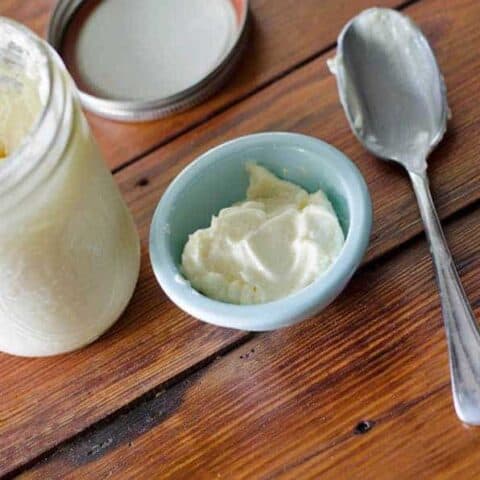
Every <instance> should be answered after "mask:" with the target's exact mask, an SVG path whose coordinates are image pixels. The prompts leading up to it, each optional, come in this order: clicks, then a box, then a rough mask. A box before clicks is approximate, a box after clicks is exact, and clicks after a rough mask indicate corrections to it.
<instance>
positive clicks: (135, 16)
mask: <svg viewBox="0 0 480 480" xmlns="http://www.w3.org/2000/svg"><path fill="white" fill-rule="evenodd" d="M247 18H248V0H135V1H132V0H59V1H58V3H57V5H56V7H55V9H54V11H53V14H52V17H51V19H50V24H49V28H48V34H47V39H48V41H49V43H50V44H51V45H52V46H53V47H54V48H55V49H56V50H57V51H58V52H59V54H60V56H61V57H62V59H63V61H64V62H65V65H66V67H67V69H68V70H69V71H70V73H71V75H72V77H73V78H74V80H75V82H76V83H77V86H78V88H79V90H80V99H81V102H82V104H83V106H84V107H85V108H87V109H88V110H91V111H93V112H95V113H97V114H99V115H102V116H104V117H107V118H111V119H114V120H123V121H146V120H153V119H155V118H160V117H163V116H166V115H169V114H172V113H175V112H178V111H180V110H185V109H187V108H190V107H192V106H194V105H196V104H198V103H200V102H201V101H203V100H205V99H206V98H207V97H208V96H210V95H211V94H212V93H214V92H215V91H216V90H217V89H218V88H219V87H220V86H221V85H222V84H223V83H224V82H225V80H226V79H227V77H228V75H229V73H231V71H232V70H233V67H234V65H235V63H236V61H237V60H238V58H239V57H240V53H241V50H242V47H243V45H244V44H245V40H246V36H247V28H246V27H247Z"/></svg>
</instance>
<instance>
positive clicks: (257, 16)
mask: <svg viewBox="0 0 480 480" xmlns="http://www.w3.org/2000/svg"><path fill="white" fill-rule="evenodd" d="M404 1H405V0H403V2H402V1H401V0H377V1H373V0H329V1H322V2H319V1H318V0H302V5H301V8H298V4H297V2H296V1H295V0H276V1H275V2H273V3H272V2H270V1H267V0H252V1H251V10H252V17H253V20H254V21H253V25H252V32H251V37H250V39H249V45H248V47H247V49H246V51H245V52H244V58H243V61H242V62H241V64H240V65H239V66H238V68H237V70H236V72H235V73H234V75H233V77H232V79H231V81H230V82H229V83H228V85H227V86H226V87H225V88H224V89H223V90H222V91H221V92H219V93H218V94H217V95H215V96H214V97H213V98H212V99H210V100H209V101H207V102H205V103H204V104H203V105H200V106H198V107H196V108H194V109H192V110H190V111H188V112H184V113H180V114H178V115H175V116H174V117H171V118H167V119H162V120H159V121H155V122H150V123H147V124H125V123H123V124H122V123H118V122H112V121H108V120H104V119H102V118H100V117H97V116H95V115H89V116H88V118H89V121H90V124H91V125H92V127H93V130H94V133H95V136H96V138H97V139H98V141H99V143H100V146H101V148H102V150H103V152H104V154H105V157H106V160H107V162H108V164H109V166H110V167H111V168H118V167H119V166H120V165H123V164H124V163H125V162H127V161H128V160H130V159H132V158H133V157H137V156H138V155H140V154H142V152H145V151H147V150H149V149H151V148H153V147H154V146H158V145H160V144H162V143H165V142H166V141H168V140H169V139H171V138H173V137H175V136H176V135H179V134H180V133H181V132H184V131H185V130H187V129H189V128H191V127H192V126H194V125H198V124H199V123H201V122H202V121H204V120H206V119H208V118H209V117H211V116H212V115H214V114H215V112H218V111H221V110H222V109H225V108H226V107H227V106H228V105H231V104H232V103H234V102H236V101H238V100H239V99H241V98H243V97H245V96H247V95H249V94H251V93H252V92H253V91H255V90H257V89H258V88H260V87H261V86H263V85H266V84H268V83H269V82H271V81H272V80H274V79H275V78H277V77H278V76H281V75H282V74H284V73H285V72H287V71H289V70H290V69H292V68H293V67H294V66H295V65H298V64H299V63H301V62H303V61H305V60H306V59H308V58H310V57H312V56H313V55H315V54H317V53H318V52H320V51H322V50H323V49H325V48H326V47H328V46H331V45H332V44H333V43H334V42H335V40H336V37H337V34H338V31H339V29H340V28H341V27H342V25H343V24H344V23H345V22H346V21H347V20H348V19H349V18H350V17H352V16H353V15H355V14H356V13H357V12H359V11H360V10H362V9H364V8H367V7H369V6H372V5H384V6H392V7H393V6H398V5H401V4H402V3H404ZM54 4H55V0H39V1H38V2H37V1H35V2H18V0H0V15H5V16H9V17H12V18H15V19H18V20H20V21H22V22H24V23H26V24H27V25H29V26H31V27H32V28H34V30H35V31H36V32H38V33H41V34H44V33H45V30H46V25H47V22H48V18H49V12H50V11H51V9H53V5H54Z"/></svg>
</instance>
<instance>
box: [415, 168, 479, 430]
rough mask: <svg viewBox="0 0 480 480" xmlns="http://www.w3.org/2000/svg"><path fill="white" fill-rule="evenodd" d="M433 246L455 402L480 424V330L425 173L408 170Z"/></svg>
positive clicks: (462, 416) (472, 421)
mask: <svg viewBox="0 0 480 480" xmlns="http://www.w3.org/2000/svg"><path fill="white" fill-rule="evenodd" d="M409 175H410V179H411V181H412V184H413V189H414V191H415V195H416V197H417V201H418V205H419V209H420V213H421V216H422V219H423V223H424V225H425V231H426V234H427V239H428V242H429V245H430V252H431V254H432V258H433V263H434V265H435V273H436V277H437V283H438V287H439V290H440V300H441V303H442V312H443V321H444V324H445V330H446V333H447V342H448V350H449V354H450V373H451V378H452V393H453V403H454V405H455V410H456V412H457V415H458V417H459V418H460V420H462V421H463V422H465V423H468V424H470V425H480V330H479V327H478V325H477V322H476V320H475V317H474V314H473V311H472V309H471V307H470V304H469V302H468V298H467V296H466V295H465V291H464V290H463V287H462V284H461V282H460V279H459V277H458V273H457V269H456V268H455V264H454V262H453V259H452V255H451V253H450V250H449V249H448V246H447V242H446V240H445V236H444V234H443V231H442V226H441V224H440V220H439V218H438V215H437V212H436V210H435V206H434V204H433V200H432V195H431V193H430V188H429V184H428V178H427V175H426V173H415V172H409Z"/></svg>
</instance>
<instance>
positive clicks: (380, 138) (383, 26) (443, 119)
mask: <svg viewBox="0 0 480 480" xmlns="http://www.w3.org/2000/svg"><path fill="white" fill-rule="evenodd" d="M338 51H339V55H338V56H337V61H336V62H335V65H334V68H336V75H337V82H338V88H339V92H340V98H341V101H342V104H343V106H344V108H345V112H346V114H347V117H348V120H349V123H350V125H351V127H352V130H353V132H354V134H355V135H356V136H357V138H358V139H359V140H360V141H361V142H362V143H363V145H364V146H365V147H366V148H367V149H368V150H369V151H370V152H371V153H373V154H374V155H376V156H378V157H380V158H383V159H387V160H395V161H397V162H400V163H401V164H403V165H404V166H405V167H406V168H408V169H418V168H422V167H424V165H423V164H422V163H423V162H424V161H425V159H426V157H427V155H428V153H429V152H430V151H431V150H432V149H433V148H434V147H435V146H436V145H437V144H438V143H439V142H440V140H441V139H442V137H443V134H444V133H445V130H446V126H447V117H448V105H447V100H446V89H445V84H444V81H443V77H442V75H441V73H440V70H439V68H438V65H437V62H436V60H435V56H434V54H433V52H432V49H431V48H430V46H429V44H428V41H427V40H426V38H425V36H424V35H423V33H422V32H421V31H420V29H419V28H418V27H417V26H416V25H415V24H414V23H413V22H412V21H411V20H410V19H409V18H408V17H406V16H404V15H402V14H400V13H398V12H397V11H395V10H390V9H385V8H371V9H368V10H365V11H364V12H362V13H361V14H360V15H358V16H357V17H355V18H354V19H353V20H351V21H350V22H349V23H348V24H347V25H346V26H345V28H344V29H343V30H342V32H341V34H340V37H339V41H338ZM417 164H419V165H417Z"/></svg>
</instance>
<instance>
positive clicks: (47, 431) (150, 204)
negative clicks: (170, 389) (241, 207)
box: [0, 0, 480, 471]
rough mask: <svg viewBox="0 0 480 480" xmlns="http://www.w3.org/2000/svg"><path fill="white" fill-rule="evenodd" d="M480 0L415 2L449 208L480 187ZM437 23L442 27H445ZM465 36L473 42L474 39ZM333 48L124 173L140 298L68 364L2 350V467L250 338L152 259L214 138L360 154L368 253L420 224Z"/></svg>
mask: <svg viewBox="0 0 480 480" xmlns="http://www.w3.org/2000/svg"><path fill="white" fill-rule="evenodd" d="M479 8H480V6H479V5H478V3H477V2H473V1H470V2H467V1H461V2H460V1H459V2H456V3H455V6H453V5H451V4H450V5H449V4H448V2H445V1H440V0H434V1H428V2H427V1H425V2H422V3H420V4H418V5H414V6H413V7H411V8H409V13H411V14H412V15H413V16H414V17H415V18H416V19H417V20H418V21H419V23H420V24H421V25H422V27H424V28H425V30H426V31H427V34H431V35H432V38H433V39H434V44H435V47H436V48H437V51H438V53H439V57H440V61H441V64H442V67H443V69H444V72H445V74H446V79H447V84H448V85H449V87H450V103H451V106H452V109H453V112H454V118H453V121H452V124H451V133H450V135H449V138H448V139H447V140H446V141H445V142H444V144H443V146H442V147H441V148H440V149H439V150H438V151H437V152H436V154H435V155H434V158H432V160H433V163H434V165H433V169H432V175H433V184H434V187H435V188H434V190H435V193H436V197H437V200H438V203H439V206H440V211H441V213H442V215H443V216H445V215H446V214H449V213H452V212H453V211H455V210H457V209H459V208H461V207H463V206H465V205H466V204H468V203H469V202H471V201H473V200H474V199H476V198H478V194H477V192H476V189H477V185H478V179H479V176H480V166H479V165H478V162H476V158H478V153H479V145H478V142H477V141H476V138H477V136H478V131H479V122H480V111H479V107H478V104H477V102H476V101H475V100H474V99H473V98H472V93H473V92H474V86H475V84H474V83H473V81H471V78H472V77H471V76H470V75H471V74H472V72H473V71H475V68H476V69H478V66H479V59H478V58H477V55H476V53H475V52H476V51H477V50H478V47H479V46H480V39H479V34H478V31H477V29H476V27H475V21H476V20H475V19H476V18H478V14H479ZM432 11H433V12H436V13H434V14H432V13H431V12H432ZM438 31H441V32H442V35H435V32H438ZM462 32H463V33H462ZM465 37H467V38H468V43H469V45H470V46H471V48H470V49H468V50H465V48H464V45H465ZM325 59H326V57H325V56H323V57H322V58H320V59H319V60H318V61H315V62H312V63H311V64H309V65H307V66H306V67H304V68H302V69H300V70H298V71H297V72H295V73H293V74H291V75H289V76H288V77H286V78H284V79H283V80H282V81H279V82H277V83H276V84H274V85H272V86H270V87H269V88H268V89H266V90H264V91H262V92H259V93H258V94H257V95H255V96H253V97H251V98H250V99H249V100H247V101H245V102H243V104H241V105H237V106H235V107H234V108H231V109H229V110H228V111H226V112H224V113H223V114H222V115H220V116H218V118H215V119H213V120H212V121H211V122H209V124H208V125H204V126H202V127H200V128H198V129H195V130H194V131H192V132H191V133H190V134H188V135H186V136H184V137H183V138H181V139H178V140H177V141H175V142H172V143H171V144H169V145H167V146H166V147H165V148H162V149H160V150H158V152H156V153H155V154H152V155H150V156H149V157H146V158H145V159H143V160H141V161H139V162H136V163H135V164H133V165H132V166H131V167H129V168H127V169H125V170H123V171H122V172H120V173H119V174H118V175H117V179H118V181H119V182H120V185H121V187H122V191H123V192H124V195H125V196H126V198H127V200H128V203H129V205H130V207H131V208H132V211H133V213H134V216H135V219H136V222H137V225H138V226H139V228H140V231H141V234H142V239H143V240H142V248H143V260H142V261H143V270H142V274H141V280H140V285H139V288H138V290H137V293H136V296H135V299H134V301H133V303H132V305H131V306H130V308H129V310H128V312H127V314H126V315H125V316H124V318H123V319H122V321H121V322H120V323H119V325H118V326H117V327H116V328H115V329H113V330H112V331H111V332H110V333H109V334H107V335H106V336H105V337H104V338H103V339H101V340H100V341H99V342H97V343H96V344H95V345H93V346H91V347H89V348H88V349H86V350H83V351H81V352H77V353H75V354H73V355H69V356H65V357H62V358H61V364H60V362H58V359H43V360H34V361H31V360H25V361H22V360H18V359H12V358H11V357H7V356H0V371H1V372H2V373H3V372H6V373H5V374H4V375H3V376H1V377H0V389H1V391H2V402H1V406H0V409H1V410H0V419H1V421H0V436H1V438H2V442H1V443H0V467H3V470H4V471H7V470H9V469H11V468H14V467H15V466H17V465H20V464H22V463H24V462H26V461H28V460H30V459H32V458H34V457H35V456H37V455H39V454H40V453H42V452H43V451H45V450H46V449H48V448H51V447H52V446H53V445H55V444H57V443H59V442H60V441H62V440H64V439H66V438H68V437H69V436H71V435H73V434H75V433H76V432H78V431H80V430H82V429H84V428H86V427H88V426H89V425H91V424H92V423H94V422H96V421H98V420H99V419H101V418H103V417H104V416H105V415H107V414H109V413H111V412H113V411H115V410H116V409H118V408H120V407H122V406H123V405H125V404H126V403H128V402H130V401H132V400H133V399H135V398H137V397H138V396H140V395H142V394H143V393H145V392H147V391H149V390H150V389H152V388H153V387H155V386H159V385H162V384H163V383H164V382H167V381H170V380H171V379H172V377H175V376H178V375H179V374H181V372H182V371H184V370H185V369H188V368H191V367H192V366H194V365H198V363H201V362H203V361H204V359H205V358H206V357H207V358H208V357H210V356H211V355H213V354H214V352H215V351H217V350H218V349H221V348H226V347H227V346H228V345H230V344H231V343H232V342H237V341H239V340H240V339H242V338H244V337H243V335H242V334H241V333H233V332H230V331H226V330H220V329H215V328H213V327H208V326H206V325H202V324H200V322H196V321H195V320H193V319H191V318H189V317H187V316H186V315H183V314H182V313H180V312H179V311H178V310H177V309H176V308H174V307H173V306H172V305H171V304H170V303H169V302H168V301H167V300H166V298H165V296H164V295H163V294H162V292H161V291H160V289H159V288H158V286H157V285H156V283H155V280H154V278H153V275H152V273H151V270H150V267H149V266H148V258H147V253H146V252H147V240H146V239H147V231H148V225H149V222H150V219H151V215H152V212H153V210H154V208H155V205H156V203H157V202H158V199H159V197H160V195H161V193H162V192H163V190H164V188H165V187H166V185H167V184H168V183H169V182H170V180H171V179H172V178H173V176H174V175H175V174H176V173H178V171H179V170H180V169H181V168H182V167H183V166H184V165H185V164H187V163H188V162H189V161H191V160H192V159H193V158H194V157H195V156H196V155H198V154H199V153H201V152H203V151H204V150H205V149H206V148H208V147H210V146H213V145H214V144H217V143H219V142H220V141H223V140H226V139H228V138H232V137H234V136H237V135H241V134H245V133H249V132H251V131H259V130H270V129H280V130H295V131H302V132H304V133H309V134H313V135H317V136H320V137H323V138H324V139H326V140H327V141H330V142H331V143H333V144H335V145H337V146H339V147H340V148H341V149H343V150H344V151H346V152H347V154H349V155H350V156H351V157H352V158H353V159H354V160H355V161H356V162H357V164H358V165H359V166H360V168H361V169H362V171H363V172H364V174H365V176H366V178H367V181H368V183H369V185H370V188H371V190H372V195H373V198H374V203H375V212H376V226H375V232H374V238H373V244H372V245H373V246H372V249H371V250H370V254H369V258H370V259H371V258H373V257H375V256H378V255H379V254H380V253H382V252H385V251H386V250H388V249H391V248H393V247H395V246H398V245H399V244H400V243H401V242H403V241H405V240H406V239H408V238H411V237H412V236H413V235H415V234H417V233H418V232H419V231H420V225H419V223H418V215H417V211H416V207H415V204H414V201H413V195H412V193H411V191H410V189H409V187H408V184H407V181H406V179H405V176H404V175H403V174H402V173H400V172H399V171H398V170H396V169H395V168H394V167H392V166H390V165H386V164H383V163H380V162H378V161H375V160H373V159H372V158H371V157H369V156H368V155H367V154H365V153H364V152H363V151H362V149H361V147H360V146H359V145H358V144H357V142H356V141H355V140H354V138H353V136H352V135H351V134H350V132H349V131H348V127H347V125H346V122H345V119H344V117H343V113H342V111H341V108H340V106H339V104H338V99H337V95H336V90H335V85H334V81H333V79H332V78H331V77H330V76H329V75H328V74H327V71H326V68H325ZM145 183H147V184H146V185H145ZM117 365H118V367H117ZM17 372H18V373H17ZM19 438H21V439H22V441H21V442H19V441H18V439H19ZM3 439H6V440H5V442H3Z"/></svg>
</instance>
